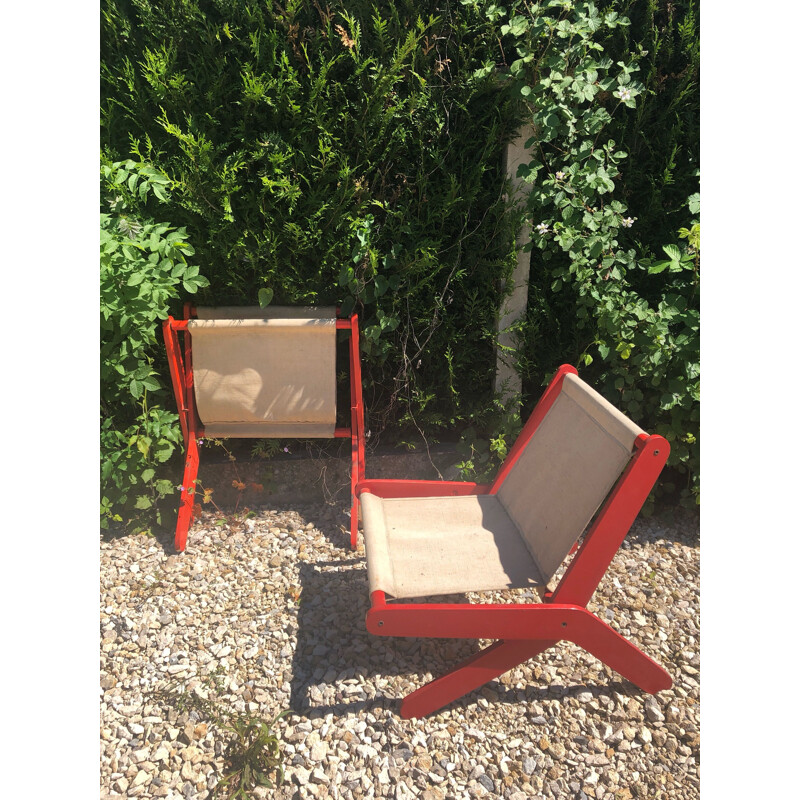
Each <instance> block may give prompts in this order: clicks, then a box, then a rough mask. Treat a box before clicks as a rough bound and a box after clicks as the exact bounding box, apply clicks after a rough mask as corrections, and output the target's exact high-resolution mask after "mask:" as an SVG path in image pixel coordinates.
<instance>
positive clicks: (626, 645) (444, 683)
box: [357, 365, 672, 718]
mask: <svg viewBox="0 0 800 800" xmlns="http://www.w3.org/2000/svg"><path fill="white" fill-rule="evenodd" d="M570 372H572V373H576V370H575V369H574V368H573V367H570V366H568V365H564V366H562V367H561V368H560V369H559V370H558V371H557V372H556V375H555V376H554V377H553V380H552V381H551V382H550V384H549V386H548V388H547V390H546V391H545V393H544V395H543V397H542V399H541V400H540V401H539V403H538V404H537V406H536V408H535V409H534V411H533V413H532V415H531V418H530V419H529V420H528V422H527V423H526V425H525V427H524V428H523V430H522V433H521V434H520V436H519V438H518V440H517V442H516V443H515V444H514V446H513V447H512V449H511V452H510V453H509V455H508V457H507V458H506V461H505V463H504V464H503V466H502V467H501V469H500V471H499V473H498V476H497V478H496V479H495V481H494V482H493V483H492V485H491V486H490V487H489V486H479V485H477V484H468V483H461V482H454V481H400V480H371V481H362V482H361V483H360V484H359V485H358V487H357V491H358V492H359V493H361V492H370V491H371V492H374V493H375V494H376V495H378V496H380V497H387V498H388V497H435V496H445V495H449V494H454V495H469V494H480V493H485V492H487V491H488V492H492V493H494V492H496V491H497V489H498V488H499V486H500V485H501V484H502V482H503V480H505V477H506V476H507V475H508V473H509V472H510V470H511V468H512V467H513V465H514V463H515V462H516V460H517V459H518V458H519V455H520V454H521V452H522V450H523V448H524V447H525V445H526V444H527V443H528V442H529V441H530V438H531V437H532V436H533V434H534V433H535V431H536V429H537V427H538V426H539V425H540V424H541V422H542V420H543V419H544V417H545V415H546V414H547V412H548V411H549V409H550V408H551V407H552V405H553V403H554V402H555V399H556V397H558V393H559V392H560V391H561V387H562V385H563V381H564V376H565V375H566V374H568V373H570ZM668 455H669V444H668V442H667V441H666V440H665V439H663V438H662V437H660V436H648V435H647V434H642V435H641V436H640V437H639V438H638V439H637V442H636V452H635V454H634V455H633V457H632V459H631V461H630V463H629V464H628V466H627V468H626V469H625V471H624V472H623V474H622V476H621V477H620V479H619V481H618V482H617V485H616V486H615V487H614V489H613V490H612V491H611V493H610V494H609V496H608V498H607V499H606V501H605V503H604V504H603V506H602V508H601V510H600V511H599V513H598V514H597V515H596V516H595V519H594V521H593V523H592V525H591V527H590V529H589V531H588V533H587V534H586V536H585V537H584V540H583V543H582V544H581V546H580V548H579V549H578V551H577V553H576V554H575V556H574V558H573V559H572V561H571V563H570V565H569V567H568V568H567V570H566V573H565V575H564V577H563V578H562V579H561V581H560V582H559V584H558V587H557V588H556V590H555V591H554V592H552V593H550V592H547V593H546V594H545V599H544V602H542V603H534V604H523V605H520V604H508V605H506V604H479V605H470V604H448V603H419V604H418V603H400V602H391V603H387V602H386V598H385V596H384V594H383V593H382V592H375V593H373V595H372V607H371V608H370V610H369V611H368V612H367V619H366V623H367V630H369V631H370V632H371V633H374V634H376V635H378V636H412V637H418V636H420V637H435V638H440V637H441V638H465V639H496V640H497V641H496V642H495V644H493V645H491V646H490V647H487V648H486V649H484V650H482V651H481V652H479V653H476V654H475V655H474V656H471V657H470V658H468V659H467V660H466V661H464V662H462V663H461V664H459V665H458V666H456V667H455V668H454V669H452V670H451V671H450V672H448V673H447V674H446V675H443V676H441V677H440V678H437V679H436V680H434V681H432V682H431V683H429V684H427V685H426V686H423V687H421V688H420V689H418V690H417V691H415V692H413V693H412V694H410V695H409V696H408V697H406V698H405V700H404V701H403V704H402V707H401V711H400V713H401V716H403V717H406V718H409V717H419V716H425V715H427V714H431V713H433V712H434V711H436V710H438V709H440V708H442V707H443V706H445V705H447V704H448V703H451V702H452V701H454V700H456V699H458V698H459V697H461V696H462V695H464V694H466V693H468V692H470V691H472V690H473V689H476V688H478V687H479V686H481V685H483V684H484V683H486V682H487V681H490V680H493V679H494V678H496V677H498V676H500V675H502V674H503V673H504V672H506V671H507V670H509V669H512V668H513V667H515V666H517V665H518V664H521V663H523V662H524V661H526V660H528V659H529V658H532V657H534V656H536V655H538V654H540V653H542V652H543V651H544V650H546V649H547V648H548V647H551V646H552V645H554V644H556V643H557V642H558V641H560V640H569V641H572V642H574V643H575V644H577V645H579V646H580V647H583V648H584V649H585V650H587V651H588V652H590V653H592V654H593V655H594V656H595V657H596V658H598V659H600V660H601V661H602V662H603V663H605V664H607V665H608V666H609V667H610V668H611V669H614V670H615V671H617V672H619V673H620V674H621V675H622V676H624V677H625V678H627V679H628V680H630V681H631V682H632V683H634V684H635V685H637V686H638V687H639V688H641V689H642V690H643V691H646V692H658V691H662V690H664V689H668V688H669V687H670V686H671V685H672V679H671V678H670V676H669V674H668V673H667V672H666V671H665V670H664V669H663V667H661V666H660V665H659V664H657V663H656V662H655V661H653V660H652V659H651V658H650V657H649V656H647V655H646V654H645V653H643V652H642V651H641V650H639V649H638V648H637V647H636V646H635V645H633V644H632V643H631V642H629V641H628V640H627V639H625V638H624V637H623V636H621V635H620V634H618V633H617V632H616V631H614V630H613V629H612V628H610V627H609V626H608V625H607V624H606V623H605V622H603V621H602V620H600V619H599V618H598V617H596V616H594V615H593V614H592V613H591V612H589V611H588V610H587V609H586V604H587V603H588V602H589V600H590V599H591V597H592V595H593V594H594V592H595V590H596V589H597V585H598V584H599V582H600V580H601V579H602V577H603V575H604V574H605V572H606V570H607V569H608V566H609V565H610V563H611V560H612V559H613V557H614V555H615V553H616V552H617V550H618V549H619V546H620V544H621V543H622V540H623V539H624V538H625V535H626V534H627V532H628V530H629V528H630V526H631V525H632V524H633V521H634V520H635V518H636V516H637V514H638V513H639V511H640V510H641V507H642V505H643V504H644V502H645V500H646V499H647V496H648V495H649V493H650V491H651V490H652V488H653V485H654V484H655V482H656V479H657V478H658V475H659V474H660V473H661V470H662V469H663V467H664V465H665V463H666V460H667V457H668ZM573 552H574V548H573Z"/></svg>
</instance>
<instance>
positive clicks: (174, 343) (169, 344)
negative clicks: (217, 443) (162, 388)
mask: <svg viewBox="0 0 800 800" xmlns="http://www.w3.org/2000/svg"><path fill="white" fill-rule="evenodd" d="M174 322H175V320H174V319H173V318H172V317H167V319H166V320H164V322H163V324H162V330H163V332H164V346H165V347H166V350H167V364H168V365H169V375H170V378H171V379H172V390H173V391H174V392H175V402H176V404H177V406H178V418H179V419H180V424H181V433H183V439H184V442H185V441H186V440H187V439H188V438H189V422H188V419H187V414H188V407H187V405H186V393H185V392H184V389H183V375H184V371H183V357H182V356H181V348H180V343H179V342H178V334H177V332H176V331H175V328H174V327H173V323H174Z"/></svg>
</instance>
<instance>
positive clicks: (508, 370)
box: [494, 125, 533, 402]
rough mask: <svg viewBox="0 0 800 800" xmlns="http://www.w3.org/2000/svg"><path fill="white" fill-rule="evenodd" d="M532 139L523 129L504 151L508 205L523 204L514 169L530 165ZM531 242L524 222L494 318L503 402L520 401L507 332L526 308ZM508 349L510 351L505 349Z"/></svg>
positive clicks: (524, 189)
mask: <svg viewBox="0 0 800 800" xmlns="http://www.w3.org/2000/svg"><path fill="white" fill-rule="evenodd" d="M532 136H533V126H532V125H524V126H523V127H522V128H520V130H519V132H518V133H517V136H516V138H515V139H514V140H513V141H512V142H511V143H510V144H509V145H508V147H507V148H506V157H505V170H506V176H507V177H508V180H509V183H510V196H509V198H508V199H509V202H511V203H524V202H525V198H526V197H527V194H528V191H529V189H530V184H528V183H525V182H524V181H522V180H520V179H518V178H517V167H518V166H519V165H520V164H522V163H527V162H529V161H530V156H529V154H528V152H527V151H526V149H525V142H527V141H528V139H530V138H531V137H532ZM530 241H531V225H530V223H529V222H527V221H526V222H524V223H523V224H522V226H521V227H520V229H519V231H518V233H517V266H516V268H515V269H514V273H513V275H512V277H511V282H512V283H513V289H512V290H511V293H510V294H509V295H508V296H507V297H506V299H505V300H504V302H503V306H502V308H501V309H500V314H499V316H498V318H497V332H498V337H497V345H498V346H497V368H496V372H495V381H494V388H495V391H496V392H498V393H499V394H500V395H501V396H502V397H503V399H504V400H506V401H508V402H511V401H512V400H513V398H514V397H515V396H516V397H519V393H520V391H521V389H522V381H521V380H520V377H519V373H518V372H517V357H516V349H515V339H514V335H513V333H511V332H510V328H511V327H512V326H513V325H514V324H515V323H516V322H519V321H520V320H521V319H522V318H523V317H524V316H525V311H526V309H527V307H528V275H529V273H530V266H531V253H530V251H529V250H528V251H526V250H525V249H524V248H525V245H526V244H528V243H529V242H530ZM507 348H510V349H507Z"/></svg>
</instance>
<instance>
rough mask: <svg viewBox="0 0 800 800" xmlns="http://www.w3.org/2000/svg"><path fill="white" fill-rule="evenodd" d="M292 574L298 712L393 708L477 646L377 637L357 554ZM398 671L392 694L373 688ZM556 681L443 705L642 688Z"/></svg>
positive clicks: (497, 687)
mask: <svg viewBox="0 0 800 800" xmlns="http://www.w3.org/2000/svg"><path fill="white" fill-rule="evenodd" d="M299 577H300V587H301V596H300V602H299V608H298V615H297V626H298V627H297V646H296V648H295V652H294V656H293V659H292V668H291V674H292V678H291V681H290V686H291V690H290V701H289V706H290V708H291V710H292V711H293V712H294V713H295V714H298V715H300V716H302V717H307V718H309V719H313V718H317V717H324V716H325V715H327V714H335V715H336V716H342V715H346V714H356V715H358V714H361V713H363V712H365V711H373V710H374V709H376V708H383V709H387V710H391V711H393V712H394V713H398V711H399V707H400V700H401V698H402V696H405V695H406V694H408V693H409V692H411V691H413V690H414V689H416V688H418V687H419V686H421V685H422V684H424V683H427V682H428V681H429V680H431V679H432V678H434V677H438V676H439V675H441V674H443V673H445V672H446V671H447V670H449V669H450V668H452V667H453V666H455V665H456V664H457V663H458V662H460V661H462V660H463V659H465V658H468V657H469V656H470V655H472V653H474V652H476V651H477V650H478V649H479V648H478V642H477V641H471V640H464V639H427V638H406V637H385V638H384V637H380V636H373V635H372V634H370V633H368V632H367V629H366V624H365V615H366V612H367V609H368V607H369V596H368V595H369V590H368V586H367V572H366V567H365V565H364V560H363V557H356V558H351V559H348V560H343V561H328V562H317V563H314V564H310V563H303V564H301V565H300V576H299ZM447 602H466V598H465V597H464V596H463V595H462V596H457V597H449V598H447ZM398 676H399V677H402V678H406V677H408V681H407V683H404V685H403V686H402V688H401V690H400V692H398V691H397V690H392V689H390V690H389V691H390V692H391V695H389V694H386V693H384V690H383V689H382V688H380V687H377V686H375V683H374V681H375V679H379V678H387V677H398ZM576 678H577V676H576ZM563 680H564V683H563V684H552V685H537V684H535V683H529V684H528V685H526V686H525V687H524V688H523V689H516V688H514V687H507V686H505V685H503V684H502V683H500V682H499V681H497V680H495V681H491V682H489V683H488V684H487V685H486V686H485V687H482V688H481V689H477V690H475V691H474V692H471V693H469V694H468V695H465V696H464V697H462V698H460V699H459V700H457V701H455V702H454V703H452V704H451V705H450V706H447V708H449V709H456V708H458V709H460V710H466V709H467V708H468V707H469V706H471V705H473V704H474V703H475V701H476V698H478V697H486V696H487V695H488V697H489V702H490V703H506V704H517V703H522V704H525V705H527V704H530V703H532V702H537V701H538V702H540V701H542V700H553V699H555V698H558V697H565V696H567V695H570V694H572V693H574V692H576V691H583V692H586V691H589V692H591V693H592V694H593V695H594V696H600V695H610V694H611V693H612V692H619V693H620V694H625V695H631V696H638V695H641V694H642V693H641V692H640V690H639V689H637V688H636V687H635V686H634V685H633V684H632V683H629V682H628V681H626V680H624V679H617V680H614V679H610V678H609V679H608V682H607V683H606V682H602V683H601V684H593V683H591V682H590V683H588V684H587V683H582V682H580V680H576V681H575V682H572V681H570V679H569V677H564V679H563ZM331 692H333V693H334V700H333V701H331V700H330V694H331ZM342 694H346V695H348V696H347V697H342V696H341V695H342Z"/></svg>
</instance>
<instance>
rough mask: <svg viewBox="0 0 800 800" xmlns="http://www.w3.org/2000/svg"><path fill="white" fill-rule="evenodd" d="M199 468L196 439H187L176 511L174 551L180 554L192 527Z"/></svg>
mask: <svg viewBox="0 0 800 800" xmlns="http://www.w3.org/2000/svg"><path fill="white" fill-rule="evenodd" d="M199 467H200V448H198V446H197V439H195V437H194V436H190V437H189V441H188V443H187V445H186V466H185V467H184V469H183V483H182V484H181V485H182V486H183V489H182V490H181V504H180V507H179V509H178V524H177V526H176V528H175V549H176V550H177V551H178V552H179V553H180V552H183V551H184V550H185V549H186V539H187V537H188V535H189V528H190V527H191V526H192V516H193V513H194V504H195V503H196V502H197V498H196V491H195V489H196V481H197V471H198V468H199Z"/></svg>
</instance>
